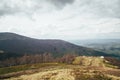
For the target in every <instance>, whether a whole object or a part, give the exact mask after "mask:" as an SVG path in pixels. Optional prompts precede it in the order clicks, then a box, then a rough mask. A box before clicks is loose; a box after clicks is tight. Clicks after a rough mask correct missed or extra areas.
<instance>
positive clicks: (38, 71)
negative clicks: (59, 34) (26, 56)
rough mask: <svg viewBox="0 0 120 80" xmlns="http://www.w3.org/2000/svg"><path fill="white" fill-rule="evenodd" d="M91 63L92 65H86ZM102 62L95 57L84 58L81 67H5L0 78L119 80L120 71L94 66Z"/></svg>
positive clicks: (57, 64) (58, 64) (33, 65)
mask: <svg viewBox="0 0 120 80" xmlns="http://www.w3.org/2000/svg"><path fill="white" fill-rule="evenodd" d="M91 59H93V60H94V61H93V60H91ZM91 61H93V63H94V64H93V63H92V65H88V64H89V62H90V63H91ZM102 61H103V60H101V59H100V58H96V57H94V58H92V57H84V59H83V61H82V65H78V64H77V65H75V64H74V65H68V64H60V63H43V64H30V65H21V66H13V67H6V68H1V69H0V78H1V79H3V78H9V77H13V78H9V79H8V80H18V79H20V80H28V79H29V80H81V79H82V80H117V79H118V80H120V69H114V68H109V67H105V66H102V67H101V66H98V65H97V66H95V64H96V62H98V63H100V65H101V63H102ZM105 65H106V64H105ZM11 72H13V73H11ZM6 73H9V74H6ZM3 74H4V75H3ZM23 74H25V75H23ZM20 75H21V76H20ZM15 76H16V78H15ZM68 76H69V77H68Z"/></svg>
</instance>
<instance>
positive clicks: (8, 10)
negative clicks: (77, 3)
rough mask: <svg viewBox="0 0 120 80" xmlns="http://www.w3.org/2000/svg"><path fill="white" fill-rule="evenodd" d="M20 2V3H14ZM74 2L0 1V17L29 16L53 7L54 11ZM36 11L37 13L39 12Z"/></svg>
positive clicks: (39, 0) (65, 0)
mask: <svg viewBox="0 0 120 80" xmlns="http://www.w3.org/2000/svg"><path fill="white" fill-rule="evenodd" d="M17 1H20V2H21V4H20V3H16V2H17ZM28 1H29V2H31V4H30V5H27V2H28ZM73 2H74V0H15V1H14V0H1V1H0V16H3V15H8V14H15V13H20V12H22V13H25V14H31V13H34V12H36V11H38V10H39V11H42V9H44V10H46V11H47V10H48V9H50V8H51V9H52V8H53V6H54V7H56V9H58V8H59V9H61V8H63V7H64V6H65V5H66V4H71V3H73ZM39 11H38V12H39Z"/></svg>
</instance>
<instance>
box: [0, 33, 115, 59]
mask: <svg viewBox="0 0 120 80" xmlns="http://www.w3.org/2000/svg"><path fill="white" fill-rule="evenodd" d="M43 53H51V54H52V55H53V56H55V57H60V56H63V55H64V54H77V55H85V56H115V55H109V54H106V53H104V52H100V51H97V50H94V49H91V48H86V47H82V46H78V45H75V44H73V43H70V42H67V41H64V40H57V39H34V38H30V37H26V36H22V35H19V34H16V33H9V32H4V33H0V60H3V59H7V58H10V57H19V56H23V55H25V54H28V55H34V54H43Z"/></svg>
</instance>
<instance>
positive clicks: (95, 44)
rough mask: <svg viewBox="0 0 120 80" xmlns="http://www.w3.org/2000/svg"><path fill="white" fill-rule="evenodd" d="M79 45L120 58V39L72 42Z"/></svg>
mask: <svg viewBox="0 0 120 80" xmlns="http://www.w3.org/2000/svg"><path fill="white" fill-rule="evenodd" d="M70 42H72V43H74V44H77V45H82V46H84V47H88V48H92V49H95V50H97V51H102V52H105V53H107V54H114V55H117V56H120V39H88V40H74V41H70Z"/></svg>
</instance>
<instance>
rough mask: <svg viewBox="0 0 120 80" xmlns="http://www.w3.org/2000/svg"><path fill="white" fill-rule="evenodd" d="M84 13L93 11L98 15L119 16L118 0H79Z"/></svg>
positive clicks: (119, 2) (119, 6)
mask: <svg viewBox="0 0 120 80" xmlns="http://www.w3.org/2000/svg"><path fill="white" fill-rule="evenodd" d="M79 2H80V7H82V6H84V7H85V10H84V11H85V13H94V14H96V15H99V16H100V17H116V18H120V14H119V13H120V0H80V1H79Z"/></svg>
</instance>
